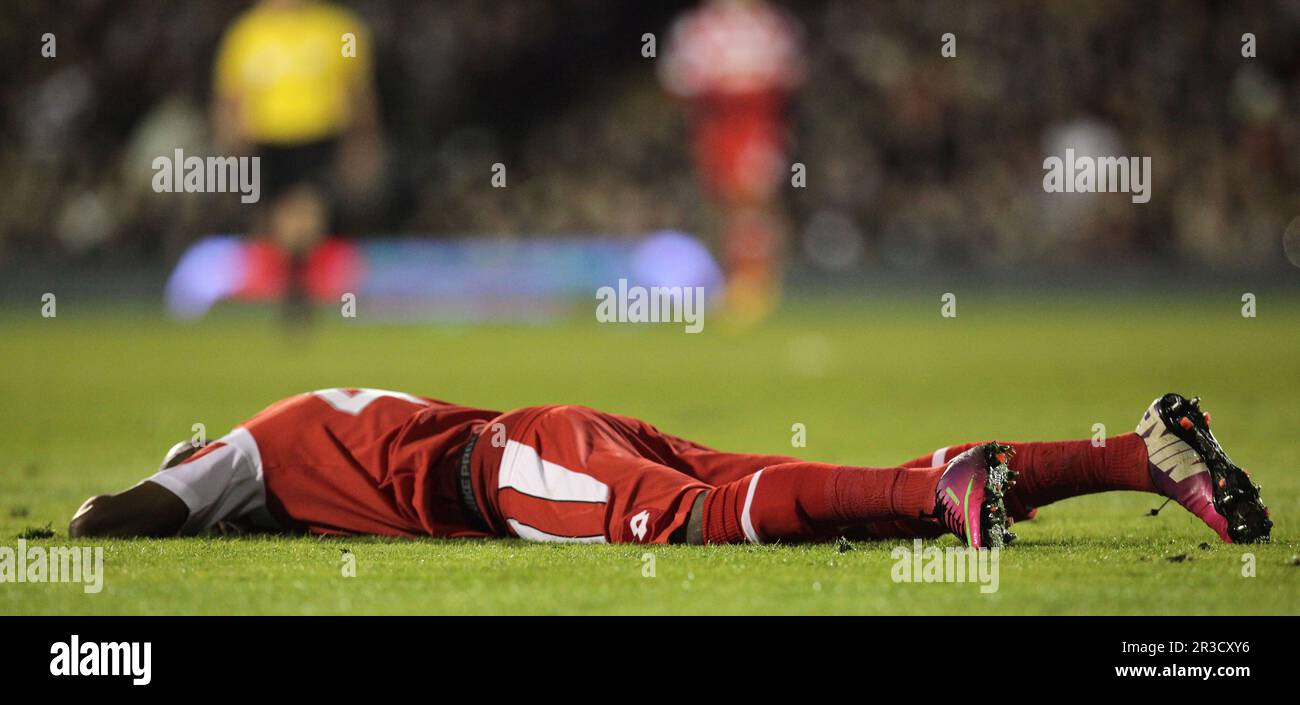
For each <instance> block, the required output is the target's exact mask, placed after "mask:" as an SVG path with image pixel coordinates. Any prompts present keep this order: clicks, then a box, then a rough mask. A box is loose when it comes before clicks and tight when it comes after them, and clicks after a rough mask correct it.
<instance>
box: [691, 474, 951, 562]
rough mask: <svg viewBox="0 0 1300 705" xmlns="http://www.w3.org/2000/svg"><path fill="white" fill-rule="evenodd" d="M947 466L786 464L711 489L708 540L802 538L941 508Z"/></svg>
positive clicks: (706, 511) (707, 500)
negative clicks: (938, 491)
mask: <svg viewBox="0 0 1300 705" xmlns="http://www.w3.org/2000/svg"><path fill="white" fill-rule="evenodd" d="M942 473H943V468H931V469H928V470H927V469H913V470H907V469H903V468H856V467H845V466H839V465H825V464H822V463H782V464H780V465H770V466H768V467H766V468H763V469H762V470H760V471H758V472H756V473H754V474H752V475H748V476H746V477H742V478H740V479H739V480H735V481H734V482H729V483H727V484H725V485H720V486H718V487H716V488H714V489H713V490H711V491H710V492H709V494H708V496H707V497H706V498H705V500H704V527H703V528H704V541H705V543H739V542H742V541H746V540H748V541H753V542H756V543H757V542H763V541H776V540H784V541H799V540H808V539H814V538H826V537H829V536H834V535H836V534H837V533H839V532H840V531H841V530H842V529H844V528H845V527H848V526H858V525H862V524H866V523H869V522H872V521H876V520H885V519H899V518H907V519H915V518H916V517H919V516H921V515H922V514H929V513H932V512H933V511H934V492H935V487H936V486H937V485H938V483H939V475H941V474H942Z"/></svg>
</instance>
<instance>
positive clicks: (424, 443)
mask: <svg viewBox="0 0 1300 705" xmlns="http://www.w3.org/2000/svg"><path fill="white" fill-rule="evenodd" d="M498 415H499V412H496V411H489V410H485V409H474V408H469V407H464V406H457V405H455V404H448V403H446V402H442V401H438V400H435V399H429V398H426V397H418V396H413V395H410V394H404V393H402V392H389V391H384V390H378V389H357V388H347V389H326V390H321V391H317V392H312V393H310V394H300V395H298V396H295V397H290V398H289V399H285V400H283V401H280V402H277V403H275V404H273V405H271V406H270V407H268V408H266V409H265V410H263V411H262V412H260V413H258V414H257V415H256V416H254V417H253V418H251V419H249V420H248V421H246V422H245V423H243V424H241V425H240V426H239V427H238V428H236V429H235V430H234V431H232V432H231V433H230V434H228V435H227V436H225V437H223V438H221V439H220V440H218V441H214V442H213V443H211V444H209V446H208V447H206V448H204V449H203V450H202V451H200V452H199V453H197V454H195V455H194V456H193V457H191V458H190V459H189V460H187V461H185V462H184V463H182V464H181V465H178V466H176V467H174V468H169V469H166V470H163V471H161V472H159V473H158V474H157V475H155V476H154V477H151V478H149V479H150V480H152V481H154V482H157V483H158V484H161V485H163V486H164V487H166V488H168V489H170V490H172V492H174V493H175V494H177V495H178V496H179V497H181V499H182V500H184V501H185V502H186V505H187V506H188V507H189V509H190V521H189V522H187V524H186V526H185V528H184V529H183V530H182V531H183V532H186V533H193V532H198V531H202V530H205V529H208V528H211V527H212V526H213V525H215V524H216V523H217V522H219V521H231V520H232V519H235V520H238V519H241V518H243V519H248V518H252V519H254V521H252V522H251V523H253V524H267V523H268V521H267V519H268V518H269V519H272V520H273V521H274V525H277V526H278V528H281V529H289V530H302V531H309V532H312V533H320V534H379V535H387V536H414V535H427V536H483V535H485V533H484V532H482V531H477V530H475V529H472V528H470V526H469V524H468V522H467V521H466V516H465V513H464V511H463V510H462V508H461V505H460V504H459V499H458V485H457V475H458V470H459V465H460V461H461V455H462V453H463V451H464V449H465V447H466V444H467V443H468V441H469V439H470V438H471V436H472V435H473V434H475V433H476V432H477V431H478V430H480V429H481V428H482V427H483V425H484V424H485V423H486V422H487V421H488V420H490V419H492V418H494V417H496V416H498Z"/></svg>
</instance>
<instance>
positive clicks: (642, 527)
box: [623, 509, 663, 543]
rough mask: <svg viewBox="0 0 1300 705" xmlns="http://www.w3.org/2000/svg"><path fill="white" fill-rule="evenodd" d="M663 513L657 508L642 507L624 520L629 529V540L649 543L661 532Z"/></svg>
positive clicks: (626, 527)
mask: <svg viewBox="0 0 1300 705" xmlns="http://www.w3.org/2000/svg"><path fill="white" fill-rule="evenodd" d="M662 516H663V514H662V513H661V512H660V511H659V510H657V509H642V510H640V511H638V512H633V513H632V514H631V515H629V516H628V517H627V520H626V521H624V522H623V526H624V528H625V529H626V530H627V540H629V541H635V542H637V543H649V542H651V541H653V540H654V539H655V536H656V535H658V533H659V519H660V517H662Z"/></svg>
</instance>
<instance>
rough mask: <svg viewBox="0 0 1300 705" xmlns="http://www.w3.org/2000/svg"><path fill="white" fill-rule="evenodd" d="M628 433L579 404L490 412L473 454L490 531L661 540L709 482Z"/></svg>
mask: <svg viewBox="0 0 1300 705" xmlns="http://www.w3.org/2000/svg"><path fill="white" fill-rule="evenodd" d="M635 440H636V439H635V436H634V435H632V434H629V433H628V430H627V428H626V427H625V426H624V425H623V424H621V423H620V422H619V420H618V419H616V418H614V417H612V416H609V415H605V414H601V413H600V412H598V411H595V410H594V409H589V408H586V407H580V406H548V407H529V408H525V409H517V410H514V411H511V412H508V413H506V414H503V415H501V416H499V417H497V418H496V419H493V420H492V421H491V422H489V423H488V426H487V429H486V430H485V431H484V435H483V436H482V437H480V440H479V441H478V444H477V445H476V446H475V450H474V455H473V462H472V464H473V476H474V479H473V489H474V494H475V500H476V502H477V504H478V505H479V507H480V508H482V509H483V510H484V511H483V515H484V520H485V521H486V523H487V524H488V526H489V527H490V528H491V529H492V530H493V532H494V533H497V534H499V535H502V536H510V537H518V538H522V539H527V540H531V541H549V542H567V543H574V542H581V543H618V542H638V543H666V542H668V541H669V540H670V538H671V537H672V536H673V535H674V534H675V533H679V531H678V530H679V529H680V528H681V527H683V526H684V525H685V524H686V520H687V516H688V515H689V513H690V510H691V507H692V506H693V504H694V500H695V497H696V496H698V495H700V494H701V493H703V492H704V491H706V490H708V489H709V485H707V484H705V483H704V482H701V481H700V480H699V479H697V478H694V477H690V476H689V475H686V474H684V473H681V472H679V471H677V470H675V469H673V468H671V467H668V466H667V465H665V464H663V463H660V462H658V459H657V457H656V456H655V454H654V452H653V451H651V450H649V449H647V448H645V447H640V448H638V447H637V445H636V442H635Z"/></svg>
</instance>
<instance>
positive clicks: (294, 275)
mask: <svg viewBox="0 0 1300 705" xmlns="http://www.w3.org/2000/svg"><path fill="white" fill-rule="evenodd" d="M214 73H215V76H214V81H215V86H214V90H213V106H212V120H213V132H214V135H215V138H216V141H217V147H218V148H219V149H222V150H224V151H225V152H226V153H228V154H229V153H235V154H251V155H255V156H259V157H261V176H260V178H261V194H262V198H261V202H260V204H259V206H260V207H259V208H258V211H257V214H256V220H255V222H254V224H253V225H254V227H255V230H256V232H259V233H264V234H265V235H266V236H267V237H269V238H270V240H271V241H272V242H273V243H275V244H276V245H278V246H279V248H280V249H282V250H283V252H284V253H285V255H286V261H287V266H286V272H285V275H286V288H285V298H284V302H285V314H286V319H287V320H288V321H289V322H300V321H304V320H306V318H307V314H308V312H309V309H310V301H309V290H308V287H307V263H308V258H309V255H310V254H311V251H312V249H313V248H314V247H315V246H316V245H317V243H319V242H320V241H321V239H322V238H323V237H324V236H325V235H326V234H327V233H328V232H329V231H330V229H331V228H332V227H333V219H334V216H335V212H334V202H335V197H336V194H337V192H338V190H339V189H340V188H347V189H349V190H365V189H367V188H370V187H371V185H372V184H373V183H374V182H375V180H376V177H377V176H378V173H379V169H380V162H381V159H382V157H381V148H380V135H379V119H378V108H377V101H376V99H375V90H374V81H373V76H372V73H373V66H372V45H371V42H370V33H369V30H368V29H367V27H366V26H365V24H364V23H363V22H362V21H361V19H360V18H359V17H357V16H356V15H354V14H353V13H352V12H350V11H348V10H346V9H344V8H341V7H338V6H336V5H334V4H331V3H327V2H317V1H316V0H261V2H258V3H257V4H255V5H254V6H253V7H251V8H249V9H248V10H246V11H244V12H243V13H242V14H240V15H239V16H237V17H236V18H235V19H234V20H233V21H232V22H231V24H230V26H229V27H228V28H227V29H226V32H225V35H224V36H223V37H222V40H221V44H220V47H219V48H218V50H217V56H216V65H215V72H214Z"/></svg>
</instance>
